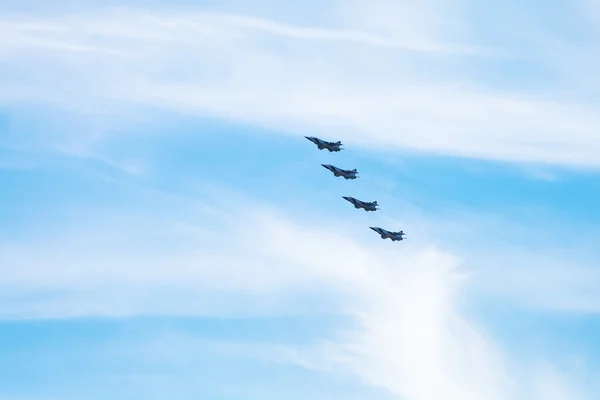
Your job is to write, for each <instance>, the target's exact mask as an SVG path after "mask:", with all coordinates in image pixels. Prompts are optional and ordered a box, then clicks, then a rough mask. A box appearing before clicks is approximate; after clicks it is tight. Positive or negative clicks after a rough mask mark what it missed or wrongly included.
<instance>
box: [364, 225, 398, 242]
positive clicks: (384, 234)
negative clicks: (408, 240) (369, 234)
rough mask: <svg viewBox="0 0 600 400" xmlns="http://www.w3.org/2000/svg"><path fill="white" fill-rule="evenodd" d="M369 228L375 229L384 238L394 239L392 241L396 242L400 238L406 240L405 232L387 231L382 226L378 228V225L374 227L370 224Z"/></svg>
mask: <svg viewBox="0 0 600 400" xmlns="http://www.w3.org/2000/svg"><path fill="white" fill-rule="evenodd" d="M369 228H371V229H373V230H374V231H375V232H377V233H379V234H380V235H381V238H382V239H392V242H396V241H398V240H404V239H405V238H404V237H403V236H404V232H403V231H400V232H390V231H386V230H385V229H382V228H377V227H373V226H370V227H369Z"/></svg>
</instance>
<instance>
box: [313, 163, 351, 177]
mask: <svg viewBox="0 0 600 400" xmlns="http://www.w3.org/2000/svg"><path fill="white" fill-rule="evenodd" d="M321 165H322V166H323V167H325V168H327V169H328V170H330V171H331V172H333V175H335V176H343V177H344V179H356V174H357V173H358V172H357V171H356V169H351V170H348V169H341V168H338V167H334V166H333V165H330V164H321Z"/></svg>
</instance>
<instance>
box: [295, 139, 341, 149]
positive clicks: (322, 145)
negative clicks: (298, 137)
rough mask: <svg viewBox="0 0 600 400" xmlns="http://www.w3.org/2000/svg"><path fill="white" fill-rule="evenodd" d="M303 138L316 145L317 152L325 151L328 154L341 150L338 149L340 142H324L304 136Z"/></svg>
mask: <svg viewBox="0 0 600 400" xmlns="http://www.w3.org/2000/svg"><path fill="white" fill-rule="evenodd" d="M304 137H305V138H307V139H308V140H310V141H311V142H313V143H314V144H316V145H317V147H318V148H319V150H323V149H327V150H329V151H330V152H332V151H340V150H343V149H342V148H341V147H340V146H341V145H342V142H340V141H337V142H328V141H326V140H322V139H319V138H316V137H314V136H304Z"/></svg>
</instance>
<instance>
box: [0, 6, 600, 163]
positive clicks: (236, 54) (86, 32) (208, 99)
mask: <svg viewBox="0 0 600 400" xmlns="http://www.w3.org/2000/svg"><path fill="white" fill-rule="evenodd" d="M434 3H435V2H434ZM336 4H337V3H336ZM382 4H383V6H385V7H388V8H389V9H385V10H381V11H380V12H377V11H374V10H372V8H368V7H365V5H364V4H363V3H362V2H351V3H348V5H347V6H346V7H343V6H337V7H333V8H332V10H333V11H334V12H335V13H334V14H332V17H331V18H330V21H329V23H330V25H331V26H332V27H311V26H306V25H305V26H300V25H294V24H291V23H287V22H285V21H277V20H267V19H264V18H258V17H249V16H244V15H236V14H235V13H232V12H231V10H228V12H227V13H220V12H218V11H210V12H202V11H192V12H186V13H183V12H169V11H163V12H152V11H144V10H141V9H120V10H117V11H113V12H95V13H93V14H92V13H79V14H73V13H71V14H69V13H66V14H60V15H58V16H47V17H44V18H41V17H38V18H26V17H20V18H16V19H15V18H13V19H9V20H5V21H4V22H3V24H2V26H3V28H2V30H3V35H2V36H3V38H4V39H3V42H4V45H3V47H4V50H3V52H2V59H3V63H2V69H4V70H5V71H8V72H12V73H13V76H15V74H14V73H15V71H17V70H19V71H20V73H19V74H18V75H16V76H17V78H16V79H14V78H12V77H11V79H7V78H5V79H4V80H3V82H2V86H3V94H2V98H3V100H4V101H11V100H20V101H26V100H36V101H43V102H50V103H52V104H54V105H57V106H61V107H68V108H70V109H79V110H82V111H86V112H87V113H92V110H94V109H98V108H103V109H106V108H114V107H117V106H118V105H122V104H127V105H130V106H131V105H133V106H136V107H143V106H149V107H163V108H166V109H170V110H176V111H181V112H185V113H192V114H196V115H201V116H217V117H225V118H233V119H235V120H238V121H241V122H246V123H252V124H257V125H259V126H263V127H266V128H275V129H279V130H281V131H282V132H288V133H289V132H297V131H299V130H304V131H309V130H310V131H312V132H325V131H326V132H328V134H332V135H333V134H335V135H336V136H339V137H340V138H341V139H344V140H347V141H351V142H353V143H356V144H360V145H364V146H370V147H374V148H383V149H390V148H391V149H409V150H415V151H420V152H433V153H436V154H446V155H454V156H462V157H475V158H487V159H495V160H504V161H515V162H539V163H551V164H557V165H561V166H571V167H572V166H576V167H594V168H595V167H597V166H598V158H597V157H596V154H597V153H598V151H599V150H600V139H599V137H598V135H597V134H596V130H595V128H594V127H595V126H598V123H599V122H600V120H599V117H598V112H597V106H596V105H594V104H593V103H591V102H588V101H585V99H583V98H577V97H575V98H573V94H572V93H571V94H570V96H567V97H562V96H561V95H563V94H564V93H563V92H564V90H563V89H562V86H561V84H562V83H563V81H564V80H565V79H566V78H564V77H563V78H559V77H558V76H559V75H560V74H558V73H557V74H558V75H557V77H556V78H555V80H550V86H545V87H543V88H541V89H540V88H537V89H535V88H533V89H532V88H529V89H527V88H525V89H522V90H519V88H518V87H517V88H514V89H511V90H502V89H501V86H500V85H499V84H498V82H490V81H487V80H486V79H485V73H484V74H482V73H479V74H472V72H473V65H479V66H480V71H479V72H482V71H483V72H485V71H497V70H498V69H499V70H500V71H506V72H501V74H500V78H499V79H500V82H504V81H506V82H511V79H512V72H511V71H512V70H514V69H515V68H517V70H518V68H530V69H531V68H533V69H534V70H535V69H538V70H539V71H540V72H542V71H546V70H553V69H556V70H557V71H558V70H560V71H563V70H562V69H561V68H563V67H564V63H563V64H560V63H558V61H557V62H553V58H549V57H547V54H546V53H545V52H544V51H543V50H544V48H545V47H544V46H543V45H542V44H540V43H538V42H535V43H536V45H537V48H538V49H539V51H538V52H537V53H535V52H534V54H533V55H529V56H527V55H525V54H523V49H518V51H515V52H514V53H512V54H511V53H510V52H509V51H506V50H505V49H504V48H503V47H502V46H500V45H498V44H495V43H493V42H490V43H486V41H485V31H484V32H482V35H481V37H479V36H476V35H475V33H474V32H469V30H468V29H465V28H460V27H459V26H458V24H456V21H458V20H463V19H464V20H465V22H469V20H468V19H465V18H466V17H465V15H466V11H465V7H464V6H463V7H457V9H458V10H459V11H454V12H453V13H451V14H450V16H448V17H446V18H444V17H442V16H441V15H438V14H436V13H433V14H427V13H426V12H425V11H428V10H429V8H427V7H428V5H422V6H419V7H417V6H415V5H412V6H410V7H409V10H411V12H407V11H406V10H405V9H402V8H401V7H399V6H394V4H393V3H391V2H384V3H382ZM428 4H429V3H428ZM436 4H437V3H436ZM460 4H461V3H458V2H457V5H460ZM385 7H384V8H385ZM411 7H412V8H411ZM361 10H362V11H364V15H363V18H362V19H360V18H359V11H361ZM386 10H387V11H388V12H389V13H388V14H389V15H392V16H399V15H401V14H402V12H401V11H403V10H404V11H405V14H406V15H404V16H403V18H401V19H400V20H401V21H410V18H411V17H413V18H415V19H416V20H417V21H421V22H423V23H424V22H426V21H427V18H430V20H431V22H432V24H431V28H429V29H425V28H422V27H421V26H422V25H419V24H416V23H415V22H413V23H407V25H406V26H405V27H404V28H394V25H393V24H391V23H390V18H391V17H390V16H389V15H388V16H387V18H386V13H384V11H386ZM457 14H458V15H457ZM463 14H465V15H463ZM450 18H454V19H450ZM377 21H379V22H380V23H379V24H377V23H376V22H377ZM386 21H387V23H386ZM399 25H402V24H399ZM536 28H537V29H542V28H539V27H536V26H535V25H534V26H533V28H532V29H536ZM446 37H447V38H448V39H446ZM535 37H536V36H535V35H525V38H530V40H531V41H532V43H533V42H534V39H532V38H535ZM475 39H477V40H475ZM468 40H473V41H474V42H476V43H478V44H477V45H472V44H469V42H468ZM496 42H499V41H498V40H496ZM464 43H466V44H464ZM482 43H483V44H482ZM280 49H285V51H280ZM527 57H528V58H527ZM42 65H43V68H42V67H40V66H42ZM572 70H573V71H576V69H574V68H572ZM563 72H564V71H563ZM4 75H5V76H9V77H10V76H11V74H4ZM496 75H497V72H496ZM470 76H478V77H476V78H470ZM67 77H68V80H67V79H66V78H67ZM57 78H65V79H64V80H63V79H57Z"/></svg>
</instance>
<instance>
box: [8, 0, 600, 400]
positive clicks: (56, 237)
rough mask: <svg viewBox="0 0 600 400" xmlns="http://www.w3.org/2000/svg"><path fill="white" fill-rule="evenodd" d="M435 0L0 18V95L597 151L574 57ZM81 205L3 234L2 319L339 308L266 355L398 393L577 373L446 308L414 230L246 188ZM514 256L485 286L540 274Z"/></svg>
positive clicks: (564, 383)
mask: <svg viewBox="0 0 600 400" xmlns="http://www.w3.org/2000/svg"><path fill="white" fill-rule="evenodd" d="M267 3H269V2H264V3H261V4H263V6H265V9H264V10H262V12H263V13H267V14H268V12H267V11H266V8H267V7H266V5H267ZM443 3H444V2H439V1H426V2H416V1H415V2H405V3H403V5H404V6H399V5H398V4H399V3H394V2H390V1H387V2H381V3H378V4H379V5H380V6H381V7H379V8H378V7H373V6H369V4H372V3H370V2H364V1H355V2H344V3H341V2H336V3H331V4H329V6H328V7H329V8H328V11H331V13H330V14H329V16H327V17H323V18H321V22H320V23H319V24H318V26H314V25H312V24H308V23H307V21H306V18H305V19H304V20H302V19H303V18H302V17H294V16H292V15H291V14H292V13H291V12H290V13H289V14H290V15H286V16H285V17H282V18H278V17H277V16H275V15H268V16H264V17H262V16H258V15H256V14H255V15H249V14H248V13H244V12H241V11H238V10H236V9H233V8H235V7H233V8H232V7H231V4H232V3H229V8H228V7H223V9H213V10H211V11H210V12H208V11H198V10H191V11H186V12H183V11H169V10H161V11H156V10H154V11H153V10H146V9H143V8H139V7H138V8H128V9H125V8H122V9H119V10H114V11H110V12H106V11H98V12H96V11H95V12H93V13H91V12H72V11H67V12H63V13H51V14H50V13H49V14H47V15H45V16H35V17H34V16H31V17H27V16H25V17H24V16H22V15H21V16H18V17H14V18H13V17H10V18H9V17H7V18H5V19H4V20H3V21H2V23H0V30H1V31H0V33H1V34H0V41H1V42H0V43H1V44H2V46H1V48H0V69H1V70H0V72H1V73H0V76H1V78H0V88H1V89H2V90H1V91H0V101H1V102H3V103H4V104H7V105H8V106H10V107H15V108H18V107H23V108H27V107H28V106H29V105H30V104H31V103H32V102H33V103H35V104H37V105H39V104H40V103H42V104H49V105H51V106H53V107H60V108H65V109H67V110H69V111H75V112H81V116H80V117H81V118H82V119H85V118H88V117H89V118H91V119H94V118H98V119H102V116H104V115H106V114H102V115H100V116H98V114H99V113H110V114H111V115H113V116H114V115H118V114H119V113H120V112H122V111H121V110H127V111H131V110H134V111H137V112H141V113H143V111H144V110H145V107H148V108H157V107H158V108H166V109H169V110H174V111H178V112H183V113H189V114H193V115H198V116H209V117H214V116H216V117H224V118H229V119H234V120H237V121H239V122H245V123H251V124H256V125H259V126H261V127H263V128H276V129H278V130H280V131H281V132H283V133H286V134H290V133H297V132H298V131H306V130H309V131H311V132H325V131H327V132H328V135H329V134H330V135H336V136H339V137H340V138H341V139H342V140H344V141H348V142H352V144H356V145H364V146H371V147H379V148H385V149H388V148H392V149H396V148H397V149H412V150H418V151H423V152H433V153H438V154H447V155H459V156H467V157H476V158H488V159H500V160H505V161H528V162H543V163H553V164H558V165H563V166H564V165H569V166H585V167H595V166H597V162H598V161H597V160H598V158H597V153H598V150H600V149H599V147H600V139H599V136H598V135H597V134H596V132H595V130H594V126H598V122H599V121H598V118H599V117H597V114H598V113H597V112H596V111H597V109H596V106H595V105H594V104H592V103H587V102H585V101H584V99H582V98H580V97H579V96H574V95H573V93H570V96H571V97H570V98H569V99H568V101H567V100H566V99H564V98H563V97H561V95H562V94H564V87H563V86H562V84H563V83H564V81H570V80H569V79H567V78H569V75H568V73H569V71H571V72H572V71H574V70H578V69H577V68H573V65H570V64H569V63H558V62H557V61H556V58H555V57H553V56H552V55H551V54H549V53H546V52H544V48H543V47H544V46H543V43H542V42H540V41H536V42H535V43H536V45H538V46H541V48H540V49H539V51H538V52H534V53H533V54H531V55H527V54H524V52H523V48H525V47H527V46H523V47H521V48H517V49H516V50H515V51H514V52H511V51H507V50H506V49H505V48H503V46H501V45H499V44H498V42H501V41H498V40H496V41H495V42H494V43H492V40H491V39H490V41H489V43H487V42H486V37H485V35H482V36H481V35H478V34H477V32H476V30H475V29H474V28H473V27H472V26H471V25H470V24H469V22H470V20H469V19H468V18H467V17H466V15H467V11H468V10H467V9H468V7H467V6H468V3H467V2H463V1H460V2H459V1H457V2H451V3H446V4H443ZM237 6H240V4H238V5H237ZM436 7H439V9H436ZM290 20H293V21H290ZM471 22H472V21H471ZM534 29H541V28H540V27H539V26H536V27H535V28H534ZM534 36H535V32H534V33H531V32H529V33H528V34H526V35H525V36H524V37H525V38H527V39H528V40H533V39H532V37H534ZM523 60H525V61H523ZM474 65H475V66H474ZM476 66H481V68H482V69H483V70H484V72H485V71H489V70H494V69H495V68H496V69H500V70H503V68H505V67H506V68H507V67H508V66H512V67H514V66H521V67H524V66H527V67H528V68H530V69H533V70H553V71H554V73H555V75H556V79H557V81H555V82H554V81H553V82H551V83H549V84H547V85H541V86H540V87H534V88H532V87H528V88H523V89H520V88H518V87H516V85H514V81H513V80H512V77H510V76H508V75H509V74H508V73H506V74H501V75H502V76H501V77H500V78H499V79H498V78H497V79H498V80H499V81H500V82H504V81H506V82H509V83H511V85H509V86H511V87H512V89H510V90H501V89H500V86H501V85H498V80H497V81H492V80H489V81H488V80H487V79H485V78H484V77H483V75H485V74H471V73H472V72H473V70H474V69H477V68H476ZM559 78H560V79H559ZM573 98H574V99H575V100H576V101H572V100H573ZM42 134H43V133H42ZM62 134H63V135H65V136H73V137H77V139H80V137H79V136H85V135H86V134H88V135H90V134H89V133H87V132H73V131H69V130H67V131H65V132H64V133H62ZM104 134H105V132H102V131H101V130H100V131H94V132H93V135H90V137H89V140H90V141H92V142H95V141H102V140H103V139H105V136H104ZM124 134H126V133H124ZM69 139H71V138H69ZM133 170H134V171H135V170H139V168H133ZM180 206H181V204H178V203H177V202H170V203H168V204H165V207H164V209H168V210H173V209H178V208H179V207H180ZM236 208H237V209H238V210H242V211H240V212H239V213H236V212H234V209H236ZM84 214H87V215H94V216H95V217H96V218H91V220H90V221H86V220H83V221H82V220H81V219H78V218H75V219H76V221H75V222H73V225H72V226H71V225H69V224H67V223H66V221H61V224H62V225H61V226H60V227H57V228H56V229H52V230H49V231H51V232H46V233H50V234H49V235H48V236H47V237H45V238H43V239H39V240H36V239H35V238H27V240H25V241H23V242H4V243H2V245H1V248H0V254H1V258H0V267H1V269H2V270H3V271H5V273H3V274H2V276H1V277H0V283H1V286H2V288H3V299H2V302H0V304H1V308H0V313H1V316H2V317H3V318H4V319H25V318H34V319H47V318H72V317H84V316H87V317H89V316H104V317H128V316H134V315H170V316H207V315H208V316H218V317H227V316H232V315H238V316H239V315H244V316H261V315H268V314H293V313H313V312H315V309H316V310H319V311H322V312H338V313H342V314H344V315H346V316H349V317H350V318H351V319H352V320H353V322H354V326H352V328H351V329H350V330H348V331H346V332H345V334H342V335H340V337H338V338H337V340H331V342H325V343H320V344H318V345H314V346H309V347H308V348H303V349H291V350H290V349H285V350H284V351H283V354H282V355H280V354H279V353H278V354H277V357H278V358H279V359H280V360H281V359H284V360H287V362H290V363H296V364H299V365H302V366H304V367H306V368H314V369H317V370H324V371H332V372H347V373H351V374H354V375H356V376H359V377H360V378H361V379H362V380H363V381H365V382H367V383H369V384H371V385H373V386H378V387H382V388H384V389H386V390H388V391H389V392H391V393H393V394H394V395H396V396H405V397H406V398H408V399H410V400H438V399H440V398H444V399H449V400H455V399H456V400H459V399H460V400H481V399H489V400H515V399H519V400H520V399H528V400H530V399H534V400H542V399H543V400H548V399H556V400H558V399H560V400H563V399H568V400H582V399H586V397H585V396H584V395H583V394H582V393H584V392H585V391H584V390H582V387H584V386H585V385H584V384H583V383H580V382H579V381H578V380H577V377H578V374H577V373H570V372H569V371H567V372H560V371H559V370H558V369H557V368H556V367H555V366H554V365H550V366H547V365H544V366H542V367H541V368H540V367H538V366H537V365H533V366H529V365H528V366H523V365H522V364H521V362H522V360H521V359H520V358H519V357H515V358H514V359H513V357H512V356H511V354H509V353H508V352H505V351H503V349H502V348H500V347H499V346H498V345H497V344H496V343H495V342H494V341H493V340H491V339H490V338H488V337H487V335H486V334H485V333H484V332H483V330H482V329H480V328H479V327H477V326H476V324H474V323H473V321H472V320H470V319H468V318H465V317H464V316H462V315H461V313H460V312H459V300H458V299H457V297H458V294H459V292H460V291H461V289H462V286H461V285H462V284H463V283H464V282H463V280H464V278H465V277H464V276H463V275H462V273H461V270H460V266H461V261H462V260H461V257H459V256H458V255H457V254H453V253H452V252H450V251H447V250H442V249H440V247H439V246H436V245H435V243H434V241H433V239H432V238H430V237H429V236H428V235H427V234H426V233H423V234H422V235H421V238H422V239H421V245H417V244H415V245H413V244H411V243H412V242H411V240H410V238H409V240H407V242H403V243H402V244H403V245H405V246H403V248H402V253H400V254H399V253H397V252H396V251H394V250H395V248H393V247H389V246H388V244H390V243H389V242H382V241H380V240H379V239H377V238H375V239H377V240H373V241H372V242H371V244H365V243H364V242H363V241H362V237H361V238H358V239H357V238H355V237H353V236H352V235H350V234H344V233H342V232H340V229H339V226H340V224H341V222H340V221H335V223H336V229H328V228H327V223H326V221H319V223H318V224H317V223H316V222H313V223H310V221H307V220H302V216H288V215H284V216H281V215H273V214H271V213H269V212H265V211H264V210H257V209H253V208H252V207H248V204H247V203H244V207H242V206H240V205H239V204H236V205H234V206H233V207H232V208H231V209H228V208H224V209H222V210H220V211H219V212H217V214H218V216H216V215H214V214H211V213H204V214H202V215H199V216H198V215H196V216H194V215H189V214H188V215H185V218H182V219H185V221H186V223H185V224H182V223H180V222H179V221H180V219H178V218H175V217H174V218H172V219H171V218H168V217H162V218H161V217H158V215H163V216H164V215H165V214H166V211H164V210H163V209H161V210H160V212H159V211H157V210H153V211H152V212H150V213H149V214H148V215H143V216H141V217H140V218H137V219H136V218H133V217H132V216H131V214H130V213H125V212H123V213H119V212H115V213H112V214H110V213H109V215H99V211H98V210H93V211H89V212H88V213H84ZM126 214H127V215H126ZM223 215H227V216H228V217H227V218H224V219H223V218H221V217H222V216H223ZM207 221H209V222H207ZM419 222H422V223H423V224H427V223H428V222H426V221H419ZM211 223H212V226H211ZM437 223H438V221H436V224H437ZM460 223H462V224H464V221H460ZM115 226H118V227H119V229H118V230H117V231H116V232H115V229H114V227H115ZM345 227H347V228H348V227H349V228H350V229H352V232H355V231H356V232H359V230H358V228H357V229H356V230H355V229H354V227H353V226H349V225H348V224H347V225H345ZM360 228H361V229H363V228H364V226H361V227H360ZM360 232H362V231H360ZM413 232H414V231H413ZM38 235H39V236H38V238H39V237H41V236H42V233H41V232H38ZM357 235H360V233H357ZM367 235H368V237H369V238H372V235H371V232H366V233H365V237H367ZM48 237H51V238H50V239H48ZM223 238H227V240H223ZM331 248H344V249H347V251H345V252H341V253H340V254H338V253H337V252H336V253H332V252H331ZM306 249H311V252H308V251H306ZM521 261H522V260H521ZM498 271H500V272H498ZM504 272H505V270H504V269H499V270H496V271H495V272H494V273H496V274H499V275H494V274H493V273H491V274H490V276H491V278H490V277H488V278H487V279H488V281H492V280H493V279H494V278H497V277H498V276H500V274H504ZM537 272H539V270H536V273H537ZM511 273H512V274H513V275H512V277H508V278H506V281H501V282H500V284H490V285H489V286H490V287H488V288H487V289H488V290H497V291H501V292H502V291H504V290H505V288H502V287H500V286H501V285H502V284H503V283H505V284H506V285H511V284H513V283H514V282H513V281H511V279H512V278H514V277H515V276H516V277H517V278H518V279H519V280H520V281H522V282H525V283H523V285H522V286H521V287H518V288H517V289H514V288H513V287H511V289H514V290H515V291H519V292H522V293H525V292H528V291H530V289H531V288H532V287H534V286H535V283H536V282H537V281H535V279H533V278H532V277H531V276H530V275H527V276H524V277H523V276H519V275H518V274H514V269H513V271H512V272H511ZM483 275H484V277H483V279H485V278H486V276H485V274H483ZM540 275H541V274H540ZM565 276H566V275H565V274H564V269H559V270H558V272H556V273H555V274H554V275H553V276H552V280H551V282H550V283H546V286H545V287H544V286H543V285H542V286H543V287H542V289H541V291H547V288H548V287H550V288H552V289H556V288H557V287H564V285H566V283H565V282H566V281H567V279H566V278H565ZM535 278H537V276H536V277H535ZM527 279H529V281H527ZM575 279H580V278H577V277H576V278H575ZM483 286H485V285H483ZM567 294H568V293H567ZM520 295H521V294H520ZM545 296H548V295H547V294H546V295H545ZM533 297H534V299H535V300H538V301H540V302H543V300H545V299H544V298H542V300H539V296H536V295H535V294H534V295H533ZM165 299H168V301H166V300H165ZM265 299H267V300H265ZM584 300H586V302H587V301H590V300H589V299H584ZM591 300H595V298H593V297H591ZM546 301H547V300H546ZM315 304H317V305H318V307H317V306H315ZM280 350H281V349H280ZM290 354H291V355H290ZM286 355H287V358H286ZM515 371H518V372H517V373H516V372H515ZM432 382H434V384H432ZM553 396H554V397H553Z"/></svg>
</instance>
